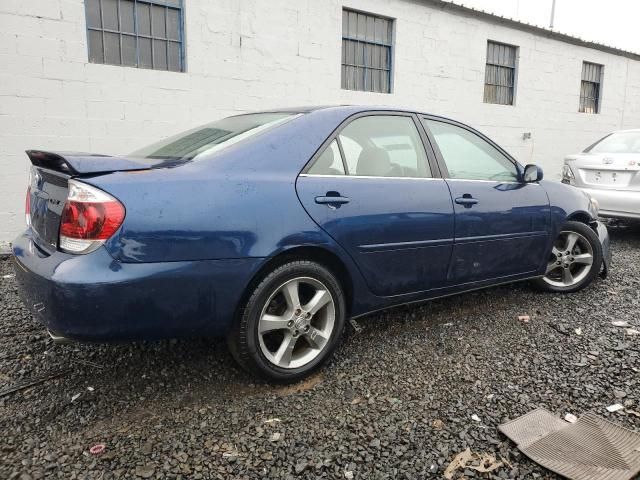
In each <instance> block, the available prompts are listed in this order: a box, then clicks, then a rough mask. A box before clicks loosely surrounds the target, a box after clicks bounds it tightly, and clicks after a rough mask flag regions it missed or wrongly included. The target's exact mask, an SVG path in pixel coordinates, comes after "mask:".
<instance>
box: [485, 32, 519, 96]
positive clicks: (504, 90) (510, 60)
mask: <svg viewBox="0 0 640 480" xmlns="http://www.w3.org/2000/svg"><path fill="white" fill-rule="evenodd" d="M516 53H517V47H514V46H513V45H505V44H504V43H497V42H491V41H489V42H487V65H486V67H485V73H484V103H497V104H500V105H513V101H514V97H515V95H514V91H515V84H516Z"/></svg>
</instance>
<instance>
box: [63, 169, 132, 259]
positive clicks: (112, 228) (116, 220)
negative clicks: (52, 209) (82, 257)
mask: <svg viewBox="0 0 640 480" xmlns="http://www.w3.org/2000/svg"><path fill="white" fill-rule="evenodd" d="M124 214H125V211H124V206H123V205H122V204H121V203H120V202H119V201H118V200H116V199H115V198H113V197H112V196H111V195H109V194H107V193H105V192H103V191H102V190H99V189H97V188H95V187H92V186H90V185H87V184H86V183H82V182H78V181H76V180H69V193H68V195H67V202H66V203H65V204H64V209H63V210H62V219H61V223H60V249H61V250H63V251H65V252H67V253H89V252H93V251H94V250H95V249H97V248H98V247H99V246H100V245H102V244H103V243H104V242H105V241H106V240H107V239H108V238H110V237H111V236H112V235H113V234H114V233H115V232H116V230H118V228H120V225H122V221H123V220H124Z"/></svg>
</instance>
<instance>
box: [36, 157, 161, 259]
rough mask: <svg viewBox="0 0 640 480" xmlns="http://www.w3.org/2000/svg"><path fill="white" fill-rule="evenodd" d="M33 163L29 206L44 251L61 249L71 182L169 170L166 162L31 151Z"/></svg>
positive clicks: (39, 243)
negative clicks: (112, 174) (112, 175)
mask: <svg viewBox="0 0 640 480" xmlns="http://www.w3.org/2000/svg"><path fill="white" fill-rule="evenodd" d="M26 153H27V155H28V156H29V159H30V160H31V163H32V165H33V166H32V168H31V178H30V181H29V191H28V193H27V195H28V199H27V204H28V205H29V214H30V220H29V221H30V224H31V228H32V231H33V234H34V239H35V241H36V243H37V244H38V246H40V247H41V248H43V249H45V250H47V251H52V250H56V249H57V248H58V241H59V233H60V220H61V217H62V211H63V209H64V205H65V202H66V200H67V193H68V189H69V184H68V181H69V179H70V178H75V177H80V178H82V177H83V176H90V175H97V174H104V173H110V172H117V171H133V170H148V169H150V168H156V167H160V166H167V165H168V162H167V161H166V160H163V159H158V160H153V159H137V158H127V157H112V156H107V155H95V154H88V153H72V152H46V151H41V150H28V151H27V152H26Z"/></svg>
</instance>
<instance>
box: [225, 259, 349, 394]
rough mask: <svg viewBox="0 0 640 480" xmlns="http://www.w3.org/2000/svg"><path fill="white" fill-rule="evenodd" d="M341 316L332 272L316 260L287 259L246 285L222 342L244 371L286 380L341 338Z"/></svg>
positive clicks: (323, 357) (315, 364)
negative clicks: (246, 291)
mask: <svg viewBox="0 0 640 480" xmlns="http://www.w3.org/2000/svg"><path fill="white" fill-rule="evenodd" d="M323 292H324V293H323ZM296 293H297V300H298V301H297V302H296ZM314 302H315V303H314ZM345 319H346V307H345V298H344V292H343V289H342V287H341V285H340V282H339V281H338V279H337V278H336V276H335V275H334V274H333V273H332V272H331V271H330V270H329V269H327V268H326V267H324V266H322V265H320V264H318V263H316V262H312V261H306V260H300V261H291V262H288V263H286V264H284V265H281V266H279V267H277V268H275V269H274V270H273V271H271V272H270V273H269V274H267V275H266V276H265V277H264V278H262V280H261V281H260V282H259V283H258V284H257V285H256V286H255V287H254V288H253V289H252V290H251V291H250V293H249V296H248V299H247V301H246V303H245V304H244V305H243V306H242V308H241V309H240V310H239V312H238V315H237V318H236V321H235V322H234V325H233V328H232V330H231V332H230V333H229V335H228V337H227V343H228V345H229V349H230V351H231V354H232V355H233V357H234V359H235V360H236V361H237V362H238V364H239V365H240V366H242V367H243V368H244V369H245V370H247V371H248V372H250V373H252V374H255V375H257V376H259V377H262V378H266V379H268V380H270V381H274V382H277V383H291V382H295V381H298V380H300V379H302V378H304V377H306V376H308V375H310V374H311V373H313V372H314V371H316V370H317V369H318V368H320V366H322V365H323V364H324V363H325V362H326V361H327V360H328V359H329V358H330V357H331V355H332V354H333V351H334V350H335V348H336V347H337V345H338V344H339V343H340V340H341V338H342V334H343V331H344V326H345ZM292 345H293V346H292Z"/></svg>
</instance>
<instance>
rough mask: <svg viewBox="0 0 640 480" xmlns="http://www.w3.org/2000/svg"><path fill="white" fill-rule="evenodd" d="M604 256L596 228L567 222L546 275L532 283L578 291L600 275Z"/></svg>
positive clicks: (542, 287)
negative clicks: (594, 229)
mask: <svg viewBox="0 0 640 480" xmlns="http://www.w3.org/2000/svg"><path fill="white" fill-rule="evenodd" d="M589 256H590V257H589ZM589 258H590V260H589ZM602 258H603V256H602V245H601V244H600V239H599V238H598V235H597V234H596V232H594V231H593V229H592V228H591V227H589V226H588V225H585V224H584V223H580V222H567V223H565V225H564V226H563V227H562V230H561V232H560V234H559V235H558V238H557V239H556V240H555V242H554V246H553V249H552V252H551V254H550V257H549V261H548V264H547V271H546V273H545V276H544V277H541V278H537V279H535V280H534V281H533V285H534V286H535V287H536V288H537V289H539V290H542V291H546V292H554V293H573V292H577V291H579V290H582V289H583V288H585V287H587V286H589V285H590V284H591V282H593V280H594V279H595V278H596V277H597V275H598V273H599V272H600V269H601V267H602ZM588 261H590V263H586V262H588Z"/></svg>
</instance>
